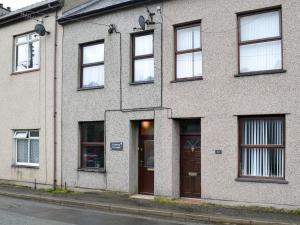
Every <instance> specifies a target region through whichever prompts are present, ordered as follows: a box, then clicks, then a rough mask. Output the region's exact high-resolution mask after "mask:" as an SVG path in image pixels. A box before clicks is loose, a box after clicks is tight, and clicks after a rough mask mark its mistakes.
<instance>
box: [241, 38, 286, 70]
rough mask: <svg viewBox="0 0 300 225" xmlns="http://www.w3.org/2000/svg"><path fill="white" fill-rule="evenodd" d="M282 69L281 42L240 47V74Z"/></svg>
mask: <svg viewBox="0 0 300 225" xmlns="http://www.w3.org/2000/svg"><path fill="white" fill-rule="evenodd" d="M281 68H282V52H281V41H271V42H264V43H258V44H249V45H242V46H240V72H241V73H244V72H253V71H264V70H275V69H281Z"/></svg>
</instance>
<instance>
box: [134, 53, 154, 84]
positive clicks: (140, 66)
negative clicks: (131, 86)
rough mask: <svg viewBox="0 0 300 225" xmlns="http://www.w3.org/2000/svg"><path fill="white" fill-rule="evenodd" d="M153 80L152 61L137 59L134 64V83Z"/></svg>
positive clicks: (151, 59)
mask: <svg viewBox="0 0 300 225" xmlns="http://www.w3.org/2000/svg"><path fill="white" fill-rule="evenodd" d="M152 80H154V59H153V58H150V59H139V60H135V62H134V81H135V82H138V81H152Z"/></svg>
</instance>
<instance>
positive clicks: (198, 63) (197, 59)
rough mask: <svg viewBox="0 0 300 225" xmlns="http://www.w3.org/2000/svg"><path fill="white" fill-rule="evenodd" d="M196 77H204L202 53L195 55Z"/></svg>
mask: <svg viewBox="0 0 300 225" xmlns="http://www.w3.org/2000/svg"><path fill="white" fill-rule="evenodd" d="M194 76H195V77H200V76H202V52H196V53H194Z"/></svg>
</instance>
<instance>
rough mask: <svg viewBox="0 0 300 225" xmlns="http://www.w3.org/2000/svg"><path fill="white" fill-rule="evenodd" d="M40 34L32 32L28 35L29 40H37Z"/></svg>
mask: <svg viewBox="0 0 300 225" xmlns="http://www.w3.org/2000/svg"><path fill="white" fill-rule="evenodd" d="M39 39H40V36H39V35H38V34H37V33H33V34H30V35H29V40H31V41H35V40H39Z"/></svg>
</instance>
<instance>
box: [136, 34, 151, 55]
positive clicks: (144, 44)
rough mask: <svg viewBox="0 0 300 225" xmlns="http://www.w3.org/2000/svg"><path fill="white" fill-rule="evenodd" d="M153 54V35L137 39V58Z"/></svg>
mask: <svg viewBox="0 0 300 225" xmlns="http://www.w3.org/2000/svg"><path fill="white" fill-rule="evenodd" d="M149 54H153V35H152V34H149V35H144V36H139V37H135V56H141V55H149Z"/></svg>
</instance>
